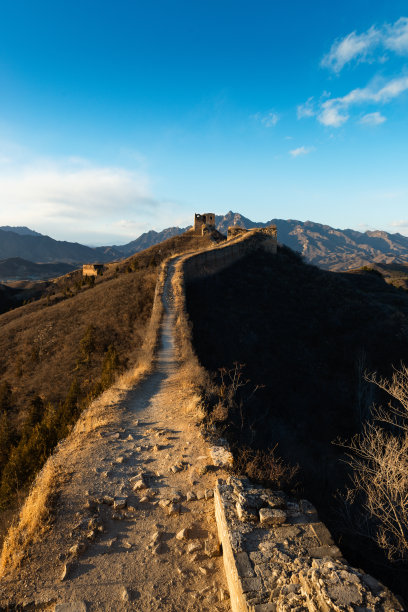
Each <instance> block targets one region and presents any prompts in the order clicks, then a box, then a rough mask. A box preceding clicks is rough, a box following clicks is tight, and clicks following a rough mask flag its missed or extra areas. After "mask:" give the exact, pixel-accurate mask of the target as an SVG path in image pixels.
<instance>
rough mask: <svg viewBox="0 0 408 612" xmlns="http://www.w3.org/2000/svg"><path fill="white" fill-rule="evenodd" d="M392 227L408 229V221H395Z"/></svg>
mask: <svg viewBox="0 0 408 612" xmlns="http://www.w3.org/2000/svg"><path fill="white" fill-rule="evenodd" d="M391 225H392V226H393V227H408V219H401V220H400V221H393V222H392V223H391Z"/></svg>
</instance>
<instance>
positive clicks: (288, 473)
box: [233, 445, 299, 490]
mask: <svg viewBox="0 0 408 612" xmlns="http://www.w3.org/2000/svg"><path fill="white" fill-rule="evenodd" d="M276 447H277V445H275V446H274V447H273V448H270V449H267V450H253V449H251V448H248V447H247V448H239V449H235V452H234V453H233V455H234V464H233V470H234V472H236V473H237V474H245V475H246V476H248V478H251V479H252V480H254V481H255V482H259V483H261V484H263V485H265V486H267V487H270V488H272V489H286V490H288V489H291V488H292V487H293V486H294V484H295V482H294V479H295V476H296V474H297V472H298V470H299V467H298V466H290V465H288V464H285V463H284V461H283V460H282V459H281V458H280V457H278V456H277V454H276Z"/></svg>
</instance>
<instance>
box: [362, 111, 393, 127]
mask: <svg viewBox="0 0 408 612" xmlns="http://www.w3.org/2000/svg"><path fill="white" fill-rule="evenodd" d="M384 121H387V118H386V117H384V115H382V114H381V113H379V112H375V113H367V115H364V116H363V117H361V119H360V123H362V124H363V125H381V123H384Z"/></svg>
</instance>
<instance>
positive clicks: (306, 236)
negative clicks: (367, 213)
mask: <svg viewBox="0 0 408 612" xmlns="http://www.w3.org/2000/svg"><path fill="white" fill-rule="evenodd" d="M215 220H216V226H217V229H218V230H219V231H220V232H221V233H223V234H225V235H226V234H227V230H228V227H230V226H232V225H240V226H241V227H245V228H246V229H250V228H251V227H265V226H267V225H270V224H272V223H273V224H275V225H276V226H277V229H278V240H279V242H280V243H282V244H285V245H287V246H289V247H290V248H291V249H293V250H295V251H298V252H300V253H301V254H302V255H303V256H304V257H305V259H306V260H307V261H309V262H310V263H313V264H315V265H317V266H320V267H322V268H325V269H330V270H349V269H352V268H359V267H361V266H364V265H372V264H375V263H378V264H380V263H381V264H408V237H407V236H403V235H401V234H399V233H396V234H389V233H388V232H385V231H381V230H373V231H366V232H359V231H357V230H352V229H344V230H342V229H337V228H333V227H330V226H329V225H323V224H321V223H314V222H313V221H298V220H296V219H287V220H284V219H271V220H270V221H266V222H260V221H258V222H257V221H252V220H251V219H249V218H247V217H244V216H243V215H241V214H240V213H234V212H233V211H229V212H228V213H227V214H226V215H224V216H222V215H216V217H215ZM14 229H16V228H13V230H14ZM17 229H18V228H17ZM26 229H28V228H26ZM186 229H188V228H180V227H169V228H166V229H164V230H162V231H160V232H157V231H155V230H150V231H149V232H145V233H143V234H142V235H141V236H139V237H138V238H136V239H135V240H132V241H131V242H128V243H127V244H124V245H113V246H104V247H95V248H91V247H87V246H84V245H81V244H79V243H72V242H62V241H58V240H53V239H52V238H50V237H49V236H42V235H39V236H37V235H32V234H30V235H21V234H18V233H16V232H14V231H4V230H1V229H0V259H8V258H10V257H21V258H23V259H26V260H30V261H35V262H37V263H40V262H41V263H56V262H63V263H69V264H76V265H81V264H82V263H93V262H100V263H105V262H108V261H113V260H116V259H123V258H124V257H129V256H130V255H133V254H134V253H138V252H140V251H142V250H144V249H147V248H149V247H151V246H154V245H156V244H158V243H159V242H162V241H163V240H166V239H167V238H171V237H173V236H177V235H179V234H181V233H183V232H184V231H185V230H186ZM29 231H30V232H33V230H29Z"/></svg>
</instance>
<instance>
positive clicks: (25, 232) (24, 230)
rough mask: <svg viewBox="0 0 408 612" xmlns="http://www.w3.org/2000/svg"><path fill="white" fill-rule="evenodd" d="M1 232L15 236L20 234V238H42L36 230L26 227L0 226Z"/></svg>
mask: <svg viewBox="0 0 408 612" xmlns="http://www.w3.org/2000/svg"><path fill="white" fill-rule="evenodd" d="M0 230H3V232H13V233H14V234H19V235H20V236H42V235H43V234H40V233H39V232H35V231H34V230H32V229H30V228H29V227H26V226H25V225H15V226H11V225H2V226H0Z"/></svg>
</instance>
